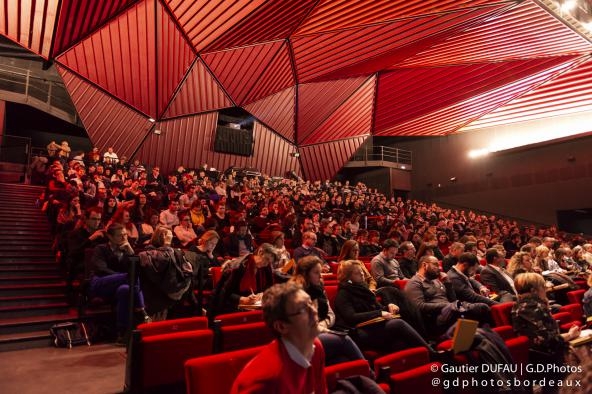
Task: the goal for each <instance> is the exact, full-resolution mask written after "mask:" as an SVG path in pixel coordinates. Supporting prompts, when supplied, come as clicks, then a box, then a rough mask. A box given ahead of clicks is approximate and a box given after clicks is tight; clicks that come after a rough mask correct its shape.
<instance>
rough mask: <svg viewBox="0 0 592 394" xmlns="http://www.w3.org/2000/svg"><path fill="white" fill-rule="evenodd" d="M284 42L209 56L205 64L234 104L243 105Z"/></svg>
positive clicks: (205, 56)
mask: <svg viewBox="0 0 592 394" xmlns="http://www.w3.org/2000/svg"><path fill="white" fill-rule="evenodd" d="M282 45H283V41H274V42H270V43H267V44H261V45H252V46H248V47H243V48H238V49H232V50H227V51H221V52H213V53H208V54H205V55H204V56H203V59H204V61H205V62H206V64H207V65H208V67H209V68H210V70H212V73H214V75H215V76H216V77H217V78H218V80H219V81H220V83H222V85H223V86H224V87H225V88H226V91H227V92H228V94H230V96H231V97H232V99H233V100H234V102H236V103H237V104H238V105H240V104H242V103H243V101H244V99H245V98H246V97H247V96H248V95H249V93H250V92H251V89H253V88H254V87H255V86H256V85H257V83H259V78H260V77H261V75H262V74H263V73H264V72H265V70H266V68H268V67H269V65H270V63H272V61H273V60H274V58H275V57H276V56H277V54H278V52H279V50H280V48H281V47H282Z"/></svg>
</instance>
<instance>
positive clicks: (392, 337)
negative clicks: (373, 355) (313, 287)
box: [335, 260, 431, 352]
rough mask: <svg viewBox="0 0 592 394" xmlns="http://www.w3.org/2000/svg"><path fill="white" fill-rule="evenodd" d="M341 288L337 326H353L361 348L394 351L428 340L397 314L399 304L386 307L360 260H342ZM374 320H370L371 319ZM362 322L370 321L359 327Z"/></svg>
mask: <svg viewBox="0 0 592 394" xmlns="http://www.w3.org/2000/svg"><path fill="white" fill-rule="evenodd" d="M338 279H339V289H338V291H337V297H336V299H335V314H336V323H335V326H336V327H341V328H345V329H349V330H351V331H350V333H352V337H353V339H354V340H355V341H356V343H357V344H358V346H360V347H361V348H363V349H364V348H366V349H368V348H370V349H377V350H385V351H387V352H394V351H398V350H401V349H406V348H411V347H418V346H425V347H427V348H428V349H430V350H431V348H430V346H429V345H428V343H427V342H426V341H425V340H424V339H423V338H422V337H421V335H419V333H418V332H417V331H415V330H414V329H413V327H411V326H410V325H409V324H408V323H407V322H406V321H405V320H403V319H400V318H397V317H398V314H399V310H400V309H399V306H398V305H396V304H392V303H391V304H388V305H387V306H386V307H383V306H382V305H381V304H380V303H379V302H378V300H377V299H376V295H375V294H374V293H372V292H371V291H370V290H369V289H368V286H367V285H366V282H365V281H364V273H363V270H362V263H361V262H360V261H358V260H346V261H343V262H341V267H340V271H339V274H338ZM373 320H375V322H373V323H370V321H373ZM360 323H370V324H367V325H364V326H363V327H359V326H358V325H359V324H360Z"/></svg>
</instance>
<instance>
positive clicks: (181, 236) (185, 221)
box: [174, 213, 197, 248]
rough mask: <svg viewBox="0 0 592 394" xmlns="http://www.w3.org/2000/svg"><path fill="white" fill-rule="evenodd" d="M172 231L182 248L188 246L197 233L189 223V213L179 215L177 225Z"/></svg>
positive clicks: (194, 239)
mask: <svg viewBox="0 0 592 394" xmlns="http://www.w3.org/2000/svg"><path fill="white" fill-rule="evenodd" d="M174 232H175V237H176V238H177V240H179V244H180V245H181V247H182V248H188V247H189V246H190V245H191V244H193V243H194V242H195V241H196V240H197V234H195V231H193V226H192V225H191V215H189V214H187V213H185V214H182V215H180V217H179V225H178V226H175V229H174Z"/></svg>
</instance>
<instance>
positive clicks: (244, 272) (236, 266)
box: [208, 243, 278, 318]
mask: <svg viewBox="0 0 592 394" xmlns="http://www.w3.org/2000/svg"><path fill="white" fill-rule="evenodd" d="M277 258H278V256H277V254H276V251H275V248H274V247H273V246H271V245H270V244H268V243H264V244H262V245H261V246H259V248H257V250H256V251H255V253H252V254H247V255H244V256H242V257H238V258H236V259H234V260H230V261H227V262H226V263H224V265H223V266H222V272H223V273H222V278H220V282H218V284H217V285H216V288H215V289H214V296H213V297H212V303H211V305H210V309H209V310H208V313H209V315H210V317H211V318H213V317H215V316H216V315H219V314H221V313H231V312H238V311H239V309H240V306H241V305H247V306H250V305H253V304H256V303H258V302H260V301H261V294H262V293H263V291H265V290H266V289H267V288H269V287H271V285H273V273H272V270H271V266H273V264H275V261H276V260H277Z"/></svg>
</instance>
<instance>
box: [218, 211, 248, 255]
mask: <svg viewBox="0 0 592 394" xmlns="http://www.w3.org/2000/svg"><path fill="white" fill-rule="evenodd" d="M224 249H225V252H226V253H227V254H228V255H230V256H231V257H239V256H244V255H247V254H249V253H253V250H254V249H255V247H254V242H253V237H252V236H251V233H250V232H249V227H248V226H247V222H245V221H242V220H241V221H240V222H238V223H237V224H236V226H235V231H233V232H232V233H230V234H229V235H228V236H227V237H225V238H224Z"/></svg>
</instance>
